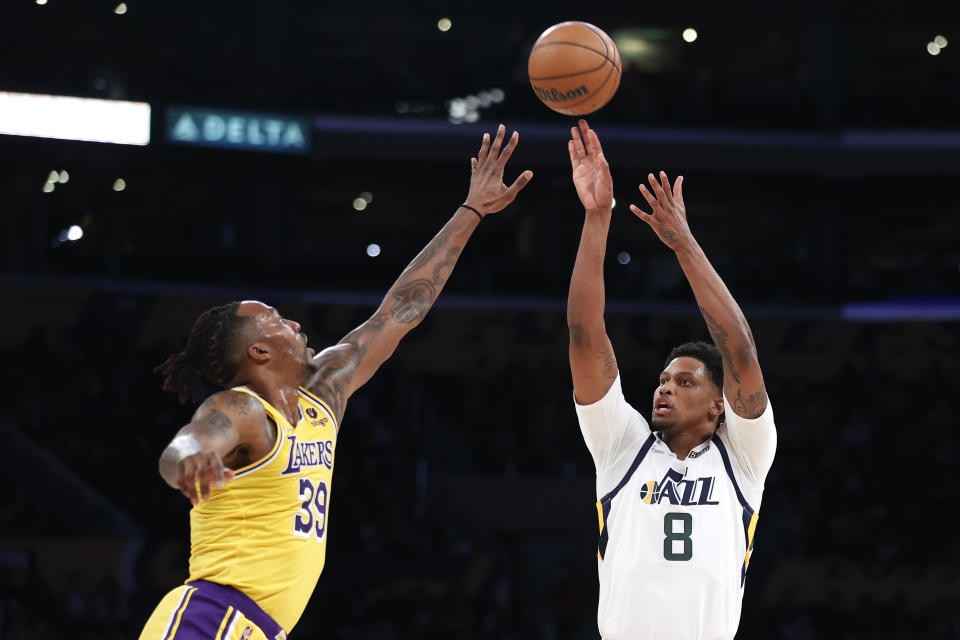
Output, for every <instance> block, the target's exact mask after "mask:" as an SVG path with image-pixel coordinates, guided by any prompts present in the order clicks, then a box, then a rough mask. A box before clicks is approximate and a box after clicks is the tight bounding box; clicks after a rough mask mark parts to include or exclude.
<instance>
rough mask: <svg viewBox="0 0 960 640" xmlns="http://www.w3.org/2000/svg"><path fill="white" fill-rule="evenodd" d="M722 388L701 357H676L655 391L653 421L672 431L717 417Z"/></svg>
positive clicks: (662, 428)
mask: <svg viewBox="0 0 960 640" xmlns="http://www.w3.org/2000/svg"><path fill="white" fill-rule="evenodd" d="M720 396H721V392H720V389H718V388H717V387H716V385H715V384H713V381H712V380H711V379H710V375H709V374H708V373H707V367H706V366H705V365H704V364H703V363H702V362H700V361H699V360H697V359H696V358H690V357H687V356H682V357H679V358H674V359H673V360H671V361H670V364H668V365H667V368H666V369H664V370H663V373H661V374H660V383H659V385H658V386H657V388H656V389H655V390H654V392H653V419H652V420H651V422H652V423H653V427H654V429H656V430H657V431H671V430H673V429H675V428H678V427H679V428H683V427H685V426H698V425H700V424H702V421H704V420H711V421H712V420H713V419H714V418H715V415H714V414H712V413H711V409H713V407H715V406H716V402H717V399H718V397H720Z"/></svg>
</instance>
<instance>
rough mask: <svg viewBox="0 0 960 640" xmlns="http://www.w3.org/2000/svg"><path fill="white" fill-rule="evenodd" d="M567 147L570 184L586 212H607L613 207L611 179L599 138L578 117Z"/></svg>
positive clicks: (585, 122) (571, 130) (584, 121)
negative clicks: (570, 173)
mask: <svg viewBox="0 0 960 640" xmlns="http://www.w3.org/2000/svg"><path fill="white" fill-rule="evenodd" d="M570 138H571V139H570V140H569V141H568V142H567V150H568V151H569V152H570V165H571V166H572V167H573V186H575V187H576V188H577V195H578V196H579V197H580V202H581V203H582V204H583V208H584V209H586V211H587V213H590V212H591V211H594V210H600V211H609V210H610V209H611V207H613V178H612V177H611V176H610V165H609V164H607V159H606V158H604V157H603V149H602V148H601V147H600V138H598V137H597V133H596V132H595V131H594V130H593V129H591V128H590V125H588V124H587V121H586V120H583V119H581V120H579V121H578V122H577V126H576V127H573V128H571V129H570Z"/></svg>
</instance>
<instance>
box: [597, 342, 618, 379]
mask: <svg viewBox="0 0 960 640" xmlns="http://www.w3.org/2000/svg"><path fill="white" fill-rule="evenodd" d="M595 357H596V358H597V359H598V360H603V377H604V378H607V379H608V380H613V379H615V378H616V377H617V358H616V356H615V355H614V354H613V349H607V348H606V347H598V348H597V351H596V354H595Z"/></svg>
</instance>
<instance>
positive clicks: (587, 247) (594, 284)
mask: <svg viewBox="0 0 960 640" xmlns="http://www.w3.org/2000/svg"><path fill="white" fill-rule="evenodd" d="M577 125H578V126H577V127H573V128H572V129H571V130H570V137H571V139H570V141H569V142H567V148H568V150H569V151H570V165H571V167H572V168H573V184H574V186H575V187H576V189H577V195H578V196H579V197H580V202H581V204H583V208H584V221H583V232H582V233H581V235H580V247H579V249H577V259H576V262H574V265H573V275H571V276H570V291H569V293H568V294H567V326H568V328H569V330H570V373H571V374H572V376H573V393H574V396H575V397H576V399H577V402H578V403H579V404H592V403H594V402H596V401H597V400H599V399H600V398H602V397H603V396H604V395H605V394H606V393H607V390H608V389H610V385H612V384H613V381H614V380H615V379H616V378H617V359H616V358H615V357H614V354H613V345H611V344H610V338H609V337H607V329H606V325H605V324H604V321H603V308H604V304H605V295H606V294H605V292H604V286H603V259H604V256H605V255H606V252H607V233H608V232H609V230H610V217H611V215H612V210H613V209H612V208H613V179H612V178H611V177H610V165H608V164H607V161H606V159H605V158H604V157H603V149H602V148H601V147H600V139H599V138H598V137H597V134H596V133H595V132H594V131H593V129H591V128H590V127H589V126H588V125H587V122H586V121H585V120H580V121H579V122H578V123H577Z"/></svg>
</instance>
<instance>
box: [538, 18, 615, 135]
mask: <svg viewBox="0 0 960 640" xmlns="http://www.w3.org/2000/svg"><path fill="white" fill-rule="evenodd" d="M622 68H623V67H622V65H621V63H620V52H619V51H617V45H615V44H614V43H613V40H612V39H611V38H610V36H608V35H607V34H606V33H604V32H603V31H602V30H600V29H598V28H597V27H595V26H593V25H592V24H588V23H586V22H561V23H559V24H555V25H553V26H552V27H550V28H549V29H547V30H546V31H544V32H543V33H542V34H540V37H539V38H537V41H536V42H535V43H534V44H533V49H532V50H531V51H530V59H529V60H528V61H527V75H529V76H530V86H532V87H533V92H534V93H535V94H537V97H538V98H540V101H541V102H543V104H545V105H547V106H548V107H550V108H551V109H553V110H554V111H556V112H558V113H562V114H564V115H568V116H582V115H585V114H587V113H593V112H594V111H596V110H597V109H599V108H600V107H602V106H603V105H605V104H607V103H608V102H609V101H610V98H612V97H613V94H615V93H616V92H617V88H618V87H619V86H620V70H621V69H622Z"/></svg>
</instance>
